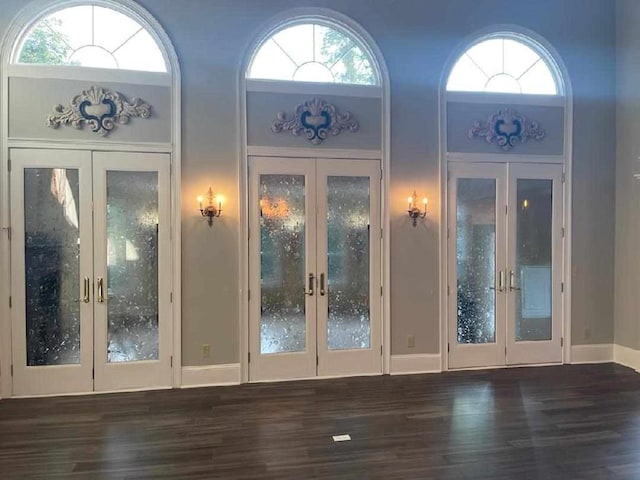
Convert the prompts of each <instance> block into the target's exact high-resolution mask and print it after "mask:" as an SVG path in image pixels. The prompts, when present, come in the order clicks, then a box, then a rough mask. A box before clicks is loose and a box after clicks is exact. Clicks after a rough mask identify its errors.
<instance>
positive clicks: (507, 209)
mask: <svg viewBox="0 0 640 480" xmlns="http://www.w3.org/2000/svg"><path fill="white" fill-rule="evenodd" d="M504 214H505V215H509V205H505V206H504Z"/></svg>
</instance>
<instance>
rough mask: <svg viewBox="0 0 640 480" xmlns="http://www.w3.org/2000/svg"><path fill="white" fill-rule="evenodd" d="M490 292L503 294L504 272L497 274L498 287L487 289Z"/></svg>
mask: <svg viewBox="0 0 640 480" xmlns="http://www.w3.org/2000/svg"><path fill="white" fill-rule="evenodd" d="M489 289H490V290H497V291H498V292H504V271H503V270H500V272H498V286H497V287H489Z"/></svg>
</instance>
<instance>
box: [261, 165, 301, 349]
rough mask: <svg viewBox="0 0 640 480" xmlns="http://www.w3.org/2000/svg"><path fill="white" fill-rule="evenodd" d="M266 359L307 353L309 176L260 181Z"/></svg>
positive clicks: (264, 178)
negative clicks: (307, 177) (306, 195)
mask: <svg viewBox="0 0 640 480" xmlns="http://www.w3.org/2000/svg"><path fill="white" fill-rule="evenodd" d="M259 195H260V292H261V298H260V302H261V317H260V353H262V354H269V353H282V352H302V351H305V350H306V348H307V345H306V337H307V326H306V312H305V292H304V286H305V285H307V283H308V281H307V279H306V278H305V273H306V265H305V255H306V252H305V228H306V218H305V215H306V213H305V176H304V175H260V180H259Z"/></svg>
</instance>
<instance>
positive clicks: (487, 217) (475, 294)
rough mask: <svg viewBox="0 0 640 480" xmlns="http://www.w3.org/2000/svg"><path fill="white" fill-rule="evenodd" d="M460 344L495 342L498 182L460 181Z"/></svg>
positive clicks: (481, 180)
mask: <svg viewBox="0 0 640 480" xmlns="http://www.w3.org/2000/svg"><path fill="white" fill-rule="evenodd" d="M456 222H457V238H456V261H457V274H458V284H457V302H458V307H457V318H458V323H457V325H458V343H494V342H495V334H496V306H495V303H496V298H495V290H493V289H492V287H494V286H495V284H496V278H495V276H496V273H495V272H496V181H495V180H494V179H477V178H464V179H459V180H458V198H457V210H456Z"/></svg>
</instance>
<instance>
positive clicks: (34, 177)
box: [10, 149, 172, 395]
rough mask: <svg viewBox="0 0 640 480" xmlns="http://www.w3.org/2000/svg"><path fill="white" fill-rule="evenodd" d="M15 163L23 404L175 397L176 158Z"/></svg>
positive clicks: (28, 158)
mask: <svg viewBox="0 0 640 480" xmlns="http://www.w3.org/2000/svg"><path fill="white" fill-rule="evenodd" d="M10 154H11V163H12V168H11V219H12V232H13V235H12V241H11V258H12V284H11V291H12V337H13V338H12V343H13V353H12V355H13V372H14V376H13V390H14V395H44V394H59V393H76V392H90V391H109V390H117V389H136V388H154V387H162V386H170V384H171V365H170V364H171V335H172V325H171V308H170V292H171V283H170V282H171V280H170V278H171V273H170V265H171V261H170V230H169V217H170V209H169V208H170V207H169V198H170V193H169V192H170V190H169V188H170V187H169V156H168V155H164V154H146V153H116V152H109V153H107V152H89V151H67V150H37V149H13V150H11V153H10Z"/></svg>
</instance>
